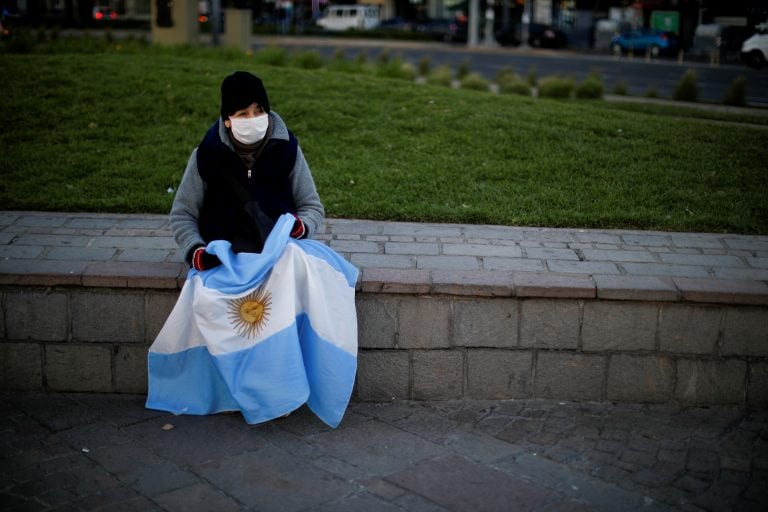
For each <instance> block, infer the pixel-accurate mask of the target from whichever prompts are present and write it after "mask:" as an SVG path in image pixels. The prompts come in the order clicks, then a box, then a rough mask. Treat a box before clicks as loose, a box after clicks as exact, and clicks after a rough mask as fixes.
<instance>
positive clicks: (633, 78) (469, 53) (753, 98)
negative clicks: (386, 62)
mask: <svg viewBox="0 0 768 512" xmlns="http://www.w3.org/2000/svg"><path fill="white" fill-rule="evenodd" d="M267 45H278V46H284V47H292V48H296V47H299V48H305V49H314V50H317V51H318V52H320V54H321V55H323V56H324V57H330V56H331V55H332V54H333V53H334V52H335V51H336V50H337V49H343V50H344V52H345V54H346V55H348V56H349V57H354V56H355V55H357V54H359V53H360V52H366V54H367V55H368V58H369V60H370V59H375V58H376V57H377V56H378V55H379V53H380V52H382V51H384V50H386V51H389V53H390V55H393V56H394V55H400V56H401V57H402V58H403V59H405V60H408V61H410V62H412V63H413V64H418V62H419V60H420V59H421V58H422V56H424V55H426V56H428V57H429V59H430V62H431V64H432V66H437V65H441V64H447V65H450V66H451V67H452V68H454V69H456V68H457V67H458V66H459V65H460V64H461V63H462V62H463V61H468V62H469V65H470V68H471V69H472V71H476V72H479V73H481V74H482V75H483V76H485V77H486V78H488V79H493V78H494V77H495V76H496V73H497V72H498V71H499V70H500V69H502V68H505V67H511V68H513V69H514V70H515V71H516V72H517V73H518V74H520V75H523V76H525V75H526V74H527V73H528V70H529V69H531V68H535V70H536V74H537V76H538V77H539V79H541V78H543V77H546V76H550V75H566V76H571V77H573V78H575V79H576V80H581V79H583V78H584V77H585V76H587V75H588V74H589V73H591V72H593V71H595V72H597V73H599V74H600V75H601V76H602V78H603V83H604V85H605V87H606V92H612V91H613V89H614V87H615V85H616V84H617V83H618V82H620V81H623V82H624V83H625V84H626V85H627V88H628V92H629V94H631V95H636V96H642V95H645V94H646V92H647V91H648V90H649V88H654V89H656V91H657V92H658V94H659V96H660V97H662V98H671V96H672V93H673V91H674V88H675V86H676V85H677V83H678V82H679V81H680V78H681V77H682V76H683V74H684V73H685V71H686V70H687V69H689V68H691V69H693V70H694V71H695V72H696V75H697V79H698V85H699V95H700V98H699V99H700V100H702V101H711V102H721V101H722V99H723V96H724V94H725V92H726V90H727V89H728V87H729V86H730V85H731V83H732V82H733V81H734V79H735V78H736V77H738V76H739V75H743V76H745V77H746V79H747V102H748V103H749V104H750V105H751V106H764V107H768V69H762V70H755V69H750V68H747V67H745V66H743V65H741V64H737V63H727V64H721V65H719V66H711V65H709V64H707V63H702V62H690V61H684V62H683V63H679V62H678V61H677V60H675V59H657V60H653V61H647V60H646V59H645V58H644V57H634V58H628V57H626V56H625V57H622V58H615V57H613V56H611V55H602V54H592V53H579V52H576V51H571V50H567V51H564V50H559V51H555V50H542V49H520V48H503V47H499V48H491V47H479V48H472V49H470V48H467V47H465V46H460V45H452V44H445V43H419V42H402V41H383V40H361V39H357V40H352V39H339V38H323V37H257V38H255V39H254V49H258V48H260V47H263V46H267Z"/></svg>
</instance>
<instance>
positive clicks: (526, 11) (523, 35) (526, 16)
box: [520, 0, 531, 48]
mask: <svg viewBox="0 0 768 512" xmlns="http://www.w3.org/2000/svg"><path fill="white" fill-rule="evenodd" d="M522 21H523V24H522V25H523V26H522V29H521V31H520V48H528V33H529V32H528V26H529V25H530V24H531V0H525V4H524V5H523V20H522Z"/></svg>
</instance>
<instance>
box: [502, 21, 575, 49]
mask: <svg viewBox="0 0 768 512" xmlns="http://www.w3.org/2000/svg"><path fill="white" fill-rule="evenodd" d="M496 41H497V42H498V43H499V44H500V45H502V46H518V45H519V44H520V27H513V28H511V29H509V30H506V31H503V30H500V31H499V32H497V33H496ZM528 45H529V46H532V47H533V48H563V47H565V46H567V45H568V36H567V35H566V34H565V32H563V31H562V30H559V29H556V28H555V27H552V26H550V25H542V24H541V23H531V24H530V25H529V26H528Z"/></svg>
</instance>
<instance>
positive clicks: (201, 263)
mask: <svg viewBox="0 0 768 512" xmlns="http://www.w3.org/2000/svg"><path fill="white" fill-rule="evenodd" d="M190 265H191V266H192V268H194V269H195V270H197V271H203V270H211V269H212V268H216V267H218V266H219V265H221V260H220V259H219V257H218V256H216V255H215V254H208V253H207V252H205V247H202V246H200V247H198V248H197V249H195V250H194V251H193V252H192V261H191V262H190Z"/></svg>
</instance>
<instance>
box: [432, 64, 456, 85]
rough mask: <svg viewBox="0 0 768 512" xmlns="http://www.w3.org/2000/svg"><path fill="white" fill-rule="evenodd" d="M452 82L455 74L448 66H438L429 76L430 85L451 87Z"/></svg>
mask: <svg viewBox="0 0 768 512" xmlns="http://www.w3.org/2000/svg"><path fill="white" fill-rule="evenodd" d="M452 82H453V73H452V72H451V68H450V67H449V66H447V65H442V66H437V67H436V68H435V69H433V70H432V71H430V73H429V75H427V83H428V84H432V85H443V86H445V87H450V86H451V83H452Z"/></svg>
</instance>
